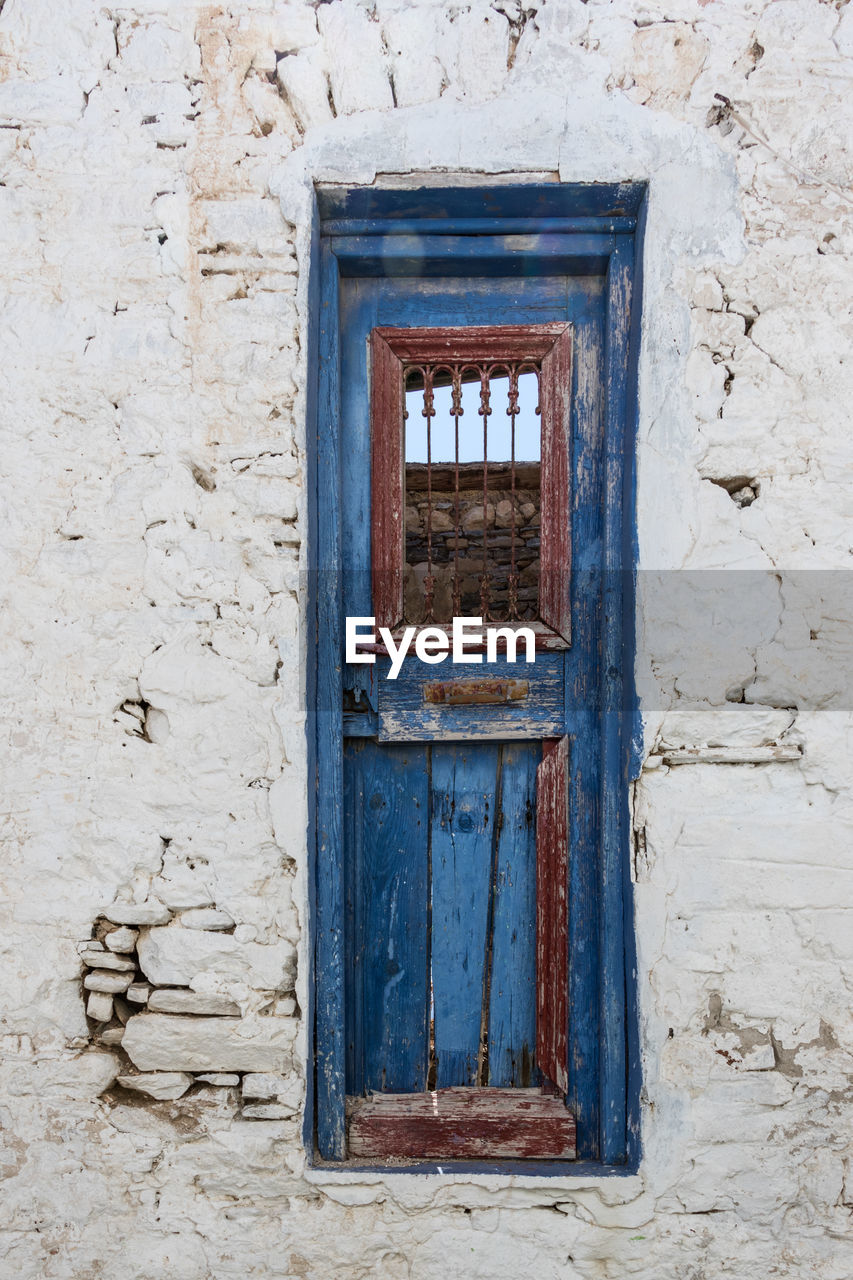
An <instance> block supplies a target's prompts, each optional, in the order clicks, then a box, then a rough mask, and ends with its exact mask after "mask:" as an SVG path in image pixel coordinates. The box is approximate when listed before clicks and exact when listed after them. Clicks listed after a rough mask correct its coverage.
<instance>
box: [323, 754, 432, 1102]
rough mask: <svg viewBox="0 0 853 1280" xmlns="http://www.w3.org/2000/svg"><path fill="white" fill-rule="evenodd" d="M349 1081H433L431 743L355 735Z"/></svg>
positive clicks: (349, 781) (400, 1089)
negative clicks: (382, 741)
mask: <svg viewBox="0 0 853 1280" xmlns="http://www.w3.org/2000/svg"><path fill="white" fill-rule="evenodd" d="M344 778H345V786H344V813H345V824H346V829H345V833H344V835H345V847H346V848H347V849H348V850H349V851H350V853H351V855H352V856H350V857H349V858H347V859H346V873H347V913H346V923H347V929H346V934H347V937H346V966H345V971H346V997H347V998H346V1027H347V1082H348V1083H347V1090H348V1092H350V1093H361V1092H363V1090H365V1089H374V1090H378V1091H387V1092H391V1093H412V1092H419V1091H421V1090H423V1089H425V1088H426V1077H427V1060H428V1036H429V929H428V924H429V921H428V916H427V911H426V910H425V907H426V903H427V900H428V898H429V849H428V824H429V809H430V799H429V778H428V772H427V751H426V748H425V747H422V746H417V745H412V746H402V747H399V746H395V747H380V746H378V745H377V744H376V743H375V742H371V741H365V740H364V739H360V740H357V741H355V742H351V743H348V744H347V748H346V764H345V770H344Z"/></svg>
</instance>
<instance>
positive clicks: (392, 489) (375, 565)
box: [370, 329, 406, 627]
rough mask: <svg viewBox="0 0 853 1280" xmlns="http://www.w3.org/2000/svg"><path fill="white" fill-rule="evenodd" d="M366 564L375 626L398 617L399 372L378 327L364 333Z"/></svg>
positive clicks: (400, 603)
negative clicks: (367, 357)
mask: <svg viewBox="0 0 853 1280" xmlns="http://www.w3.org/2000/svg"><path fill="white" fill-rule="evenodd" d="M370 351H371V388H370V440H371V447H370V454H371V470H370V483H371V565H372V582H373V612H374V615H375V617H376V625H377V626H378V627H396V626H397V625H398V624H399V623H400V622H402V619H403V564H404V561H405V558H406V557H405V549H404V539H405V525H404V521H403V486H404V476H403V409H404V404H405V399H404V390H403V372H402V366H401V363H400V360H399V358H398V357H397V356H396V355H395V353H394V351H393V350H392V349H391V347H390V346H389V344H388V342H387V341H386V340H385V338H384V336H383V331H382V330H381V329H374V330H373V332H372V333H371V335H370Z"/></svg>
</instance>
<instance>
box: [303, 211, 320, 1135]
mask: <svg viewBox="0 0 853 1280" xmlns="http://www.w3.org/2000/svg"><path fill="white" fill-rule="evenodd" d="M320 261H321V259H320V215H319V210H318V208H317V200H316V197H315V199H314V208H313V217H312V221H311V249H310V260H309V268H308V309H309V314H310V316H311V324H310V325H309V329H308V351H307V360H308V367H309V369H315V368H317V367H318V364H319V359H318V352H319V317H320V314H321V305H320V296H321V295H320ZM318 391H319V387H318V381H317V379H315V378H309V379H308V385H307V387H306V409H305V411H306V420H307V429H306V434H307V435H308V437H309V448H308V450H307V458H306V474H305V484H306V488H307V491H308V495H309V502H308V545H309V546H310V547H317V546H318V513H319V509H320V504H319V502H318V500H317V499H318V494H317V453H318V451H317V447H316V446H317V440H316V435H315V434H314V433H315V432H316V428H317V420H318V415H317V395H318ZM312 436H313V438H312ZM306 588H307V600H306V608H305V614H306V618H307V619H308V627H309V629H311V628H314V627H316V623H317V575H316V573H309V574H308V576H307V583H306ZM305 705H306V706H307V707H308V708H309V714H308V716H307V717H306V735H307V757H308V777H309V778H314V777H316V771H317V718H316V716H315V715H314V714H312V712H313V710H314V708H315V707H316V705H317V666H316V664H315V663H313V662H308V663H306V670H305ZM308 832H309V836H308V876H307V882H308V883H307V894H308V915H309V921H308V925H309V929H310V935H309V946H310V947H311V948H312V950H313V946H314V943H315V941H316V922H317V892H316V885H317V875H316V862H317V856H316V855H317V846H316V841H315V839H314V836H315V834H316V832H317V792H316V789H315V788H314V787H312V786H309V787H308ZM316 994H317V988H316V984H315V983H313V982H311V983H309V984H308V997H307V1000H306V1007H305V1010H304V1013H305V1019H306V1021H307V1023H308V1026H309V1027H313V1026H314V1018H315V1005H316ZM315 1100H316V1085H315V1079H314V1072H313V1071H309V1072H308V1088H307V1090H306V1098H305V1113H304V1115H303V1117H302V1140H303V1142H304V1144H305V1147H306V1149H308V1150H311V1149H312V1148H313V1146H314V1125H315V1119H316V1111H315Z"/></svg>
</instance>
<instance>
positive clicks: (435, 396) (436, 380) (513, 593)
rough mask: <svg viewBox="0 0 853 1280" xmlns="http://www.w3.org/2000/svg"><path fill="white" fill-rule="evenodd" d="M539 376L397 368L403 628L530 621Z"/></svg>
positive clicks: (535, 561)
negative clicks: (401, 400)
mask: <svg viewBox="0 0 853 1280" xmlns="http://www.w3.org/2000/svg"><path fill="white" fill-rule="evenodd" d="M539 368H540V362H539V361H536V362H531V361H523V362H517V363H511V364H503V363H501V364H488V363H483V364H478V365H472V364H460V363H455V364H444V363H441V364H438V363H436V364H405V365H404V366H403V379H404V384H405V391H406V396H405V402H406V408H405V410H404V418H405V468H406V470H405V522H406V542H405V547H406V571H405V583H404V617H403V620H404V621H405V622H409V623H446V622H450V620H451V619H452V618H453V617H454V616H466V617H472V616H475V615H476V616H479V617H482V619H483V621H484V623H486V622H517V621H523V620H526V619H534V618H536V617H537V615H538V605H539V599H538V596H539V593H538V580H539V545H540V540H539V526H540V439H539V434H540V433H539V415H540V407H539ZM468 393H472V394H468Z"/></svg>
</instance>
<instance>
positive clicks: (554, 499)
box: [370, 323, 572, 648]
mask: <svg viewBox="0 0 853 1280" xmlns="http://www.w3.org/2000/svg"><path fill="white" fill-rule="evenodd" d="M370 348H371V351H370V355H371V361H370V364H371V394H370V434H371V517H372V520H371V565H372V584H373V612H374V616H375V618H376V625H377V626H379V627H388V628H389V630H391V631H393V630H394V629H395V628H397V627H399V626H400V625H401V624H402V622H403V611H404V606H403V578H404V566H405V536H406V534H405V520H404V508H405V483H406V481H405V426H404V410H405V387H404V376H403V367H404V364H424V365H425V364H435V363H437V362H438V361H442V360H443V361H447V360H451V361H453V362H471V363H478V364H482V363H485V362H489V363H495V364H499V363H506V364H512V363H514V364H523V363H525V362H536V363H537V364H539V404H540V411H541V424H542V425H541V462H540V519H541V524H540V549H539V554H540V570H539V616H538V620H537V622H536V623H534V624H533V630H534V631H535V632H536V633H537V643H541V644H542V645H543V646H545V647H560V648H562V647H564V646H565V645H566V644H568V643H569V641H570V638H571V545H572V544H571V479H570V477H571V467H570V460H571V459H570V451H571V397H572V326H571V325H570V324H567V323H556V324H530V325H497V326H489V327H484V328H480V327H477V326H466V327H464V328H462V327H458V328H457V327H449V328H423V329H420V328H412V329H400V328H377V329H374V330H373V331H372V333H371V335H370Z"/></svg>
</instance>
